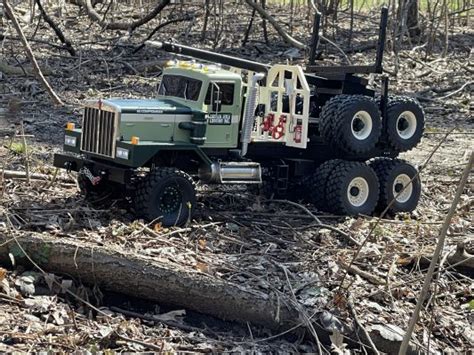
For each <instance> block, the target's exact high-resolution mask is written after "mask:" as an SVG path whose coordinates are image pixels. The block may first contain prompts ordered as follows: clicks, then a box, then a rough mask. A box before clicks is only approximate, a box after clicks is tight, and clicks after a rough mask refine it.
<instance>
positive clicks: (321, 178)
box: [304, 159, 344, 211]
mask: <svg viewBox="0 0 474 355" xmlns="http://www.w3.org/2000/svg"><path fill="white" fill-rule="evenodd" d="M341 162H344V161H343V160H340V159H333V160H328V161H326V162H324V163H323V164H321V165H320V166H319V167H318V168H317V169H316V171H315V172H314V173H313V174H312V175H310V176H309V177H308V179H307V180H306V181H305V183H304V185H305V188H306V191H307V194H308V195H309V200H310V202H311V203H312V204H313V205H314V206H315V207H316V208H317V209H318V210H320V211H327V210H328V203H327V199H326V187H327V185H328V178H329V176H330V175H331V173H332V171H333V170H334V168H336V166H338V165H339V164H340V163H341Z"/></svg>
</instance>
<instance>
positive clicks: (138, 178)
mask: <svg viewBox="0 0 474 355" xmlns="http://www.w3.org/2000/svg"><path fill="white" fill-rule="evenodd" d="M387 16H388V11H387V9H386V8H383V9H382V13H381V22H380V31H379V40H378V45H377V55H376V61H375V64H374V65H370V66H334V67H332V66H316V65H314V58H315V52H316V47H317V43H318V42H319V41H318V28H319V18H318V15H317V16H316V20H315V25H314V31H313V45H312V47H311V53H310V60H309V64H308V65H307V66H306V68H304V67H302V66H300V65H285V64H275V65H267V64H262V63H257V62H254V61H250V60H245V59H241V58H236V57H232V56H228V55H224V54H218V53H213V52H209V51H206V50H202V49H196V48H192V47H188V46H184V45H179V44H176V43H168V42H153V41H149V42H147V45H149V46H150V47H153V48H157V49H159V50H163V51H166V52H169V53H173V54H174V56H175V57H174V58H173V59H172V60H170V61H169V62H168V63H167V64H166V68H165V69H164V70H163V75H162V79H161V82H160V85H159V89H158V95H157V98H156V99H140V100H138V99H106V100H100V99H99V100H91V101H88V102H86V104H85V108H84V115H83V122H82V128H76V127H75V125H74V124H72V123H68V125H67V127H66V133H65V144H64V151H65V152H64V153H59V154H56V155H55V158H54V165H55V166H56V167H60V168H64V169H67V170H72V171H76V172H78V173H79V175H78V182H79V186H80V188H81V192H82V193H84V195H85V196H86V198H88V199H90V200H91V201H101V200H103V199H108V198H110V197H120V198H124V197H127V198H129V200H130V201H131V202H132V204H131V205H132V208H133V210H134V211H135V212H136V214H137V216H139V217H142V218H145V219H147V220H149V221H155V220H156V221H159V222H161V223H162V224H163V225H166V226H170V225H181V224H184V223H186V222H187V221H189V220H190V219H191V218H192V216H193V212H194V209H195V206H196V183H197V182H200V183H204V184H214V183H216V184H249V185H254V186H258V188H257V189H256V190H258V191H259V193H263V194H265V195H266V196H267V197H271V196H274V197H279V198H294V199H298V200H307V201H309V202H312V203H313V204H314V205H315V206H316V207H317V208H318V209H320V210H323V211H329V212H332V213H337V214H347V215H354V214H371V213H373V212H374V211H375V210H377V209H384V208H388V209H389V210H390V212H393V213H396V212H410V211H412V210H413V209H415V207H416V205H417V203H418V199H419V196H420V192H421V184H420V180H419V177H418V174H417V171H416V169H415V168H414V167H413V166H412V165H411V164H409V163H408V162H406V161H403V160H401V159H397V158H396V157H397V155H398V154H399V153H400V152H403V151H407V150H409V149H412V148H414V147H415V146H416V145H417V144H418V143H419V141H420V139H421V136H422V133H423V127H424V113H423V110H422V108H421V106H420V105H419V104H418V102H416V100H414V99H412V98H409V97H405V96H397V97H391V96H389V92H388V78H387V77H386V76H383V75H382V76H381V87H382V90H381V93H380V94H379V95H377V93H376V91H375V90H374V89H372V88H370V86H369V82H368V80H367V79H365V78H364V77H362V76H360V74H368V73H374V74H382V60H383V51H384V43H385V32H386V25H387ZM182 57H191V58H192V60H187V61H184V60H182ZM196 60H199V62H197V61H196ZM209 63H210V64H209ZM367 162H368V163H367ZM392 200H393V201H392Z"/></svg>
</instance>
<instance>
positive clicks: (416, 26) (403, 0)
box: [399, 0, 421, 38]
mask: <svg viewBox="0 0 474 355" xmlns="http://www.w3.org/2000/svg"><path fill="white" fill-rule="evenodd" d="M418 2H419V0H400V4H399V5H400V6H399V8H400V9H403V10H402V12H403V13H404V14H406V22H405V23H406V26H407V29H408V33H409V34H410V37H411V38H416V37H418V36H419V35H420V34H421V29H420V23H419V20H418V15H419V4H418ZM403 16H405V15H403Z"/></svg>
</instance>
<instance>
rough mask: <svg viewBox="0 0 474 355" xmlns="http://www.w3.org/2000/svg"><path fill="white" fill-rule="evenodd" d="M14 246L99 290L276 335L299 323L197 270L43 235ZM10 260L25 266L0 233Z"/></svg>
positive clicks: (261, 297) (265, 297)
mask: <svg viewBox="0 0 474 355" xmlns="http://www.w3.org/2000/svg"><path fill="white" fill-rule="evenodd" d="M16 240H17V241H18V243H19V244H20V245H21V246H22V248H23V249H24V250H25V252H26V253H27V254H28V255H29V256H30V257H31V258H32V259H33V260H34V261H35V262H36V263H37V264H38V265H39V266H40V267H42V268H43V269H44V270H46V271H49V272H56V273H62V274H67V275H70V276H73V277H75V278H78V279H80V280H81V281H82V282H84V283H86V284H97V285H98V286H99V287H101V288H102V289H104V290H108V291H113V292H118V293H122V294H125V295H128V296H133V297H138V298H142V299H147V300H151V301H155V302H159V303H162V304H169V305H175V306H180V307H186V308H188V309H191V310H194V311H197V312H201V313H205V314H210V315H213V316H216V317H218V318H221V319H224V320H230V321H238V322H243V323H245V322H251V323H253V324H256V325H262V326H265V327H268V328H271V329H276V330H278V329H287V328H289V327H291V326H294V325H295V324H296V323H298V322H299V313H298V311H297V310H296V309H295V308H293V307H292V306H290V305H285V304H284V302H282V300H279V299H278V297H277V296H276V295H275V294H268V293H264V292H260V291H257V290H247V289H244V288H243V287H241V286H239V285H238V284H235V283H231V282H228V281H225V280H221V279H217V278H213V277H211V276H210V275H207V274H205V273H203V272H200V271H197V270H189V269H184V268H182V267H181V266H179V265H176V264H172V263H165V262H162V261H158V260H156V259H154V258H151V257H147V256H143V255H139V254H137V253H134V252H125V251H122V250H118V249H116V248H113V247H110V246H109V247H104V246H99V245H93V244H90V243H84V242H80V241H72V240H68V239H58V238H52V237H49V236H46V235H44V234H34V233H31V234H27V235H22V236H18V237H17V239H16ZM10 254H11V255H12V256H13V258H14V259H15V263H16V264H29V261H28V259H27V258H26V256H25V254H23V252H22V251H21V249H20V248H19V247H18V245H17V243H16V241H15V240H12V239H11V237H10V236H8V235H5V234H1V233H0V264H4V265H11V257H10Z"/></svg>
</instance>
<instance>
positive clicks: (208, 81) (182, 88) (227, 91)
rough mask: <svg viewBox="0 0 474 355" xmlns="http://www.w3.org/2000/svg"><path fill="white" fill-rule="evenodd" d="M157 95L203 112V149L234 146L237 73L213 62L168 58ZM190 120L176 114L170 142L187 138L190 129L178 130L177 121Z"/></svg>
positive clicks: (239, 83)
mask: <svg viewBox="0 0 474 355" xmlns="http://www.w3.org/2000/svg"><path fill="white" fill-rule="evenodd" d="M157 98H158V100H172V101H174V102H176V103H177V104H180V105H183V106H186V107H188V108H189V109H190V110H192V111H194V112H203V113H204V114H205V118H206V121H207V128H206V134H205V141H204V142H203V145H202V146H203V147H204V148H206V147H211V148H235V147H237V141H238V134H239V121H240V114H241V111H242V106H241V105H242V79H241V76H240V75H238V74H236V73H233V72H231V71H228V70H223V69H222V68H220V67H219V66H216V65H203V64H198V63H193V62H178V61H171V62H169V63H168V64H167V68H165V70H164V71H163V77H162V80H161V83H160V86H159V89H158V96H157ZM190 121H191V117H190V116H186V115H183V116H176V120H175V123H174V128H173V134H172V135H171V137H172V139H173V141H175V142H188V141H189V139H190V131H189V130H185V129H181V128H180V123H182V122H190ZM182 126H183V125H182V124H181V127H182Z"/></svg>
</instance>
